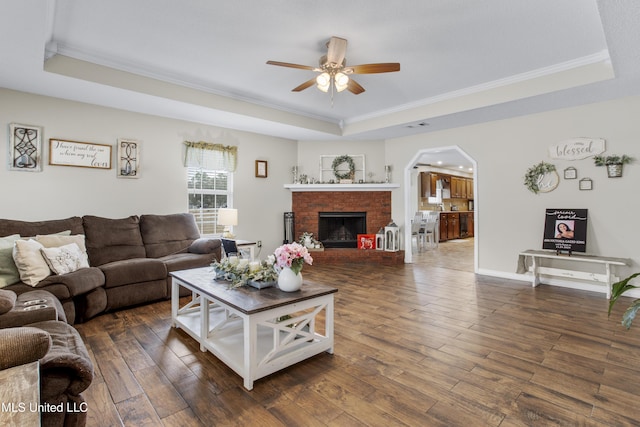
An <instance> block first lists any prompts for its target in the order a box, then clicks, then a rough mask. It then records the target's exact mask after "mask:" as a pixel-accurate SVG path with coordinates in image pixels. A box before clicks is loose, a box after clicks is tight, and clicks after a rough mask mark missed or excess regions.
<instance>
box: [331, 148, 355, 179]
mask: <svg viewBox="0 0 640 427" xmlns="http://www.w3.org/2000/svg"><path fill="white" fill-rule="evenodd" d="M344 163H346V164H347V166H348V167H349V170H348V171H346V172H340V171H339V170H338V168H339V167H340V166H341V165H342V164H344ZM331 167H332V168H333V174H334V175H335V176H336V178H337V179H353V177H354V176H355V174H356V164H355V163H354V162H353V159H352V158H351V156H348V155H346V154H345V155H344V156H338V157H336V158H335V159H333V163H332V164H331Z"/></svg>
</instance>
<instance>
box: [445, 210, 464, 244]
mask: <svg viewBox="0 0 640 427" xmlns="http://www.w3.org/2000/svg"><path fill="white" fill-rule="evenodd" d="M459 238H460V214H459V213H458V212H441V213H440V241H441V242H444V241H445V240H451V239H459Z"/></svg>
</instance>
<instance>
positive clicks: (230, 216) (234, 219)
mask: <svg viewBox="0 0 640 427" xmlns="http://www.w3.org/2000/svg"><path fill="white" fill-rule="evenodd" d="M218 224H219V225H224V231H223V233H222V237H224V238H225V239H233V238H234V237H235V236H234V235H233V234H232V233H231V226H233V225H238V210H237V209H229V208H220V209H218Z"/></svg>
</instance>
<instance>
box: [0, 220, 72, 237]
mask: <svg viewBox="0 0 640 427" xmlns="http://www.w3.org/2000/svg"><path fill="white" fill-rule="evenodd" d="M65 230H69V231H70V234H82V233H84V228H83V226H82V218H80V217H79V216H74V217H71V218H67V219H54V220H48V221H32V222H30V221H18V220H13V219H0V236H8V235H10V234H19V235H21V236H28V237H32V236H36V235H38V234H53V233H59V232H61V231H65Z"/></svg>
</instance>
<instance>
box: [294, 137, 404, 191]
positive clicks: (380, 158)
mask: <svg viewBox="0 0 640 427" xmlns="http://www.w3.org/2000/svg"><path fill="white" fill-rule="evenodd" d="M384 149H385V145H384V141H348V140H347V141H300V142H299V143H298V170H299V174H306V175H308V176H309V178H316V179H319V178H320V156H322V155H337V156H342V155H345V154H349V155H352V154H364V156H365V172H366V179H367V180H369V173H373V176H372V177H371V179H372V180H373V181H384V178H385V174H384V165H385V155H384ZM291 166H294V165H291ZM399 174H400V172H398V176H399ZM287 182H291V174H290V176H289V181H287Z"/></svg>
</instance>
